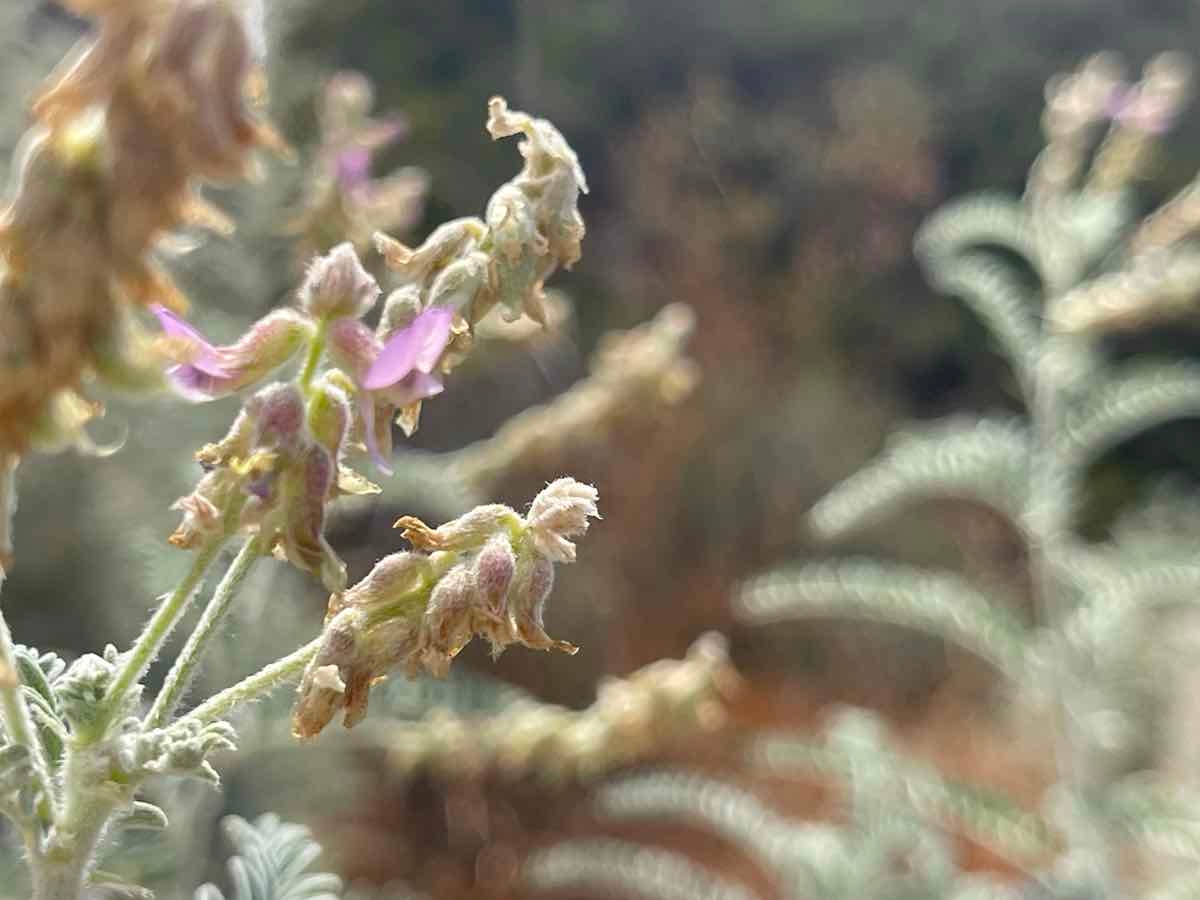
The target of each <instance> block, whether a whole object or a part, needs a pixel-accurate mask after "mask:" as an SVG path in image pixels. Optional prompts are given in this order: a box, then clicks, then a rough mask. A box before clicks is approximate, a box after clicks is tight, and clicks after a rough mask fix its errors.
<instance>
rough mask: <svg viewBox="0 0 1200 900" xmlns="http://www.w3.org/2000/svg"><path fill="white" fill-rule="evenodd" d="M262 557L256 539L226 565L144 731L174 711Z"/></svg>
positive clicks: (161, 722)
mask: <svg viewBox="0 0 1200 900" xmlns="http://www.w3.org/2000/svg"><path fill="white" fill-rule="evenodd" d="M261 555H262V547H261V546H260V544H259V541H258V540H257V538H251V539H249V540H247V541H246V543H244V544H243V545H242V549H241V550H239V551H238V555H237V556H236V557H235V558H234V560H233V562H232V563H230V566H229V568H228V569H227V570H226V572H225V575H224V577H222V579H221V583H220V584H218V585H217V589H216V591H215V592H214V593H213V596H212V599H211V600H210V601H209V602H208V606H206V607H205V609H204V613H203V615H201V617H200V621H199V622H197V623H196V628H195V630H194V631H193V632H192V633H191V635H189V637H188V639H187V643H186V644H184V647H183V649H182V650H181V651H180V653H179V656H178V657H177V658H176V660H175V662H174V664H173V665H172V666H171V671H170V672H168V673H167V678H166V681H164V682H163V686H162V690H161V691H159V694H158V696H157V697H156V698H155V700H154V705H153V706H152V707H151V708H150V712H149V713H148V714H147V716H146V719H145V721H144V722H143V723H142V724H143V727H145V728H146V729H152V728H161V727H163V726H164V725H166V724H167V722H168V721H169V720H170V718H171V715H172V714H173V713H174V711H175V707H176V706H177V705H178V704H179V701H180V700H181V699H182V698H183V694H184V692H185V691H186V690H187V688H188V685H189V684H190V683H191V680H192V677H193V676H194V675H195V673H196V668H197V667H198V666H199V664H200V661H201V660H202V659H203V657H204V654H205V652H206V651H207V650H208V647H209V643H210V641H211V640H212V638H213V636H214V635H215V634H216V631H217V628H218V627H219V626H220V625H221V623H222V622H224V620H225V617H226V616H227V615H228V614H229V610H230V608H231V607H232V605H233V599H234V597H235V596H237V593H238V589H239V588H241V586H242V583H243V582H244V581H245V580H246V576H247V575H249V574H250V569H251V568H252V567H253V565H254V562H255V561H256V560H257V559H258V558H259V556H261Z"/></svg>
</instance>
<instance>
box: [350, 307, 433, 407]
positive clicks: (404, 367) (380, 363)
mask: <svg viewBox="0 0 1200 900" xmlns="http://www.w3.org/2000/svg"><path fill="white" fill-rule="evenodd" d="M453 318H454V311H453V310H451V309H447V308H445V307H431V308H429V309H427V310H425V311H424V312H422V313H421V314H420V315H418V316H417V317H416V318H415V319H413V321H412V323H411V324H410V325H408V327H406V328H403V329H401V330H400V331H398V332H396V333H395V334H394V335H392V336H391V337H389V338H388V339H387V341H386V342H385V343H384V345H383V349H382V350H381V351H380V353H379V356H378V357H377V358H376V360H375V362H374V363H373V364H372V365H371V368H370V369H368V370H367V374H366V377H364V378H363V387H365V388H366V389H367V390H369V391H376V390H380V389H383V388H388V387H391V386H392V385H394V384H396V383H397V382H399V381H400V380H401V379H403V378H404V377H405V376H406V375H408V374H409V373H410V372H412V371H413V370H414V369H419V370H420V371H423V372H429V371H431V370H432V369H433V367H434V366H435V365H437V361H438V358H439V357H441V355H442V351H443V350H445V349H446V344H447V343H448V342H449V340H450V324H451V321H452V320H453Z"/></svg>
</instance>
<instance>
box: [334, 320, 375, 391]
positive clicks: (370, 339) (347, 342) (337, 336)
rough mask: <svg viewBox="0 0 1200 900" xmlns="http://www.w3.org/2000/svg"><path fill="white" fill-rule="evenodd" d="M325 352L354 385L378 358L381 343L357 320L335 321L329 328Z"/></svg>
mask: <svg viewBox="0 0 1200 900" xmlns="http://www.w3.org/2000/svg"><path fill="white" fill-rule="evenodd" d="M327 340H328V343H327V344H326V352H327V353H328V354H329V358H330V360H331V361H332V362H333V364H334V365H335V366H337V367H338V368H340V369H344V370H345V371H346V373H347V374H349V375H350V377H351V378H353V379H354V382H355V383H356V384H362V380H363V378H364V377H365V376H366V374H367V370H368V369H370V368H371V365H372V364H373V363H374V362H375V360H376V358H377V357H378V356H379V351H380V350H381V349H382V348H383V344H382V342H381V341H380V340H379V338H377V337H376V336H375V335H374V334H373V333H372V332H371V329H370V328H368V327H367V326H366V325H364V324H363V323H362V322H360V321H358V320H357V319H337V320H336V321H334V322H332V323H331V324H330V326H329V331H328V334H327Z"/></svg>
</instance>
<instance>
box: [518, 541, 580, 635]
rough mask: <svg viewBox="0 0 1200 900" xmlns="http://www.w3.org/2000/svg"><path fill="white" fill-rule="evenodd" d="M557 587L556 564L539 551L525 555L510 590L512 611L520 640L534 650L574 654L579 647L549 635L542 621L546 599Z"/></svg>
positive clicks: (519, 563) (519, 561)
mask: <svg viewBox="0 0 1200 900" xmlns="http://www.w3.org/2000/svg"><path fill="white" fill-rule="evenodd" d="M553 589H554V563H552V562H550V560H548V559H546V558H545V557H544V556H538V555H536V554H534V555H529V556H522V557H521V559H520V560H518V562H517V571H516V575H515V576H514V578H513V584H512V588H511V590H510V591H509V598H508V614H509V617H510V618H511V620H512V625H513V628H514V630H515V631H516V635H517V640H518V641H520V643H521V644H523V645H524V646H526V647H529V648H531V649H534V650H559V651H562V652H563V653H570V654H574V653H577V652H578V651H579V648H578V647H576V646H575V645H574V644H570V643H568V642H567V641H557V640H555V639H554V638H552V637H550V636H549V635H548V634H546V628H545V626H544V625H543V624H542V616H543V615H544V612H545V607H546V600H547V598H548V597H549V596H550V592H551V591H552V590H553Z"/></svg>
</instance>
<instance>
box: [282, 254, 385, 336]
mask: <svg viewBox="0 0 1200 900" xmlns="http://www.w3.org/2000/svg"><path fill="white" fill-rule="evenodd" d="M378 298H379V284H378V283H377V282H376V281H375V279H374V278H373V277H372V276H371V274H370V273H369V272H368V271H367V270H366V269H364V268H363V264H362V262H361V261H360V260H359V258H358V254H357V253H355V252H354V245H353V244H350V243H345V244H339V245H338V246H336V247H334V248H333V249H332V250H330V251H329V252H328V253H327V254H325V255H324V256H318V257H317V258H316V259H314V260H313V262H312V265H310V266H309V268H308V274H307V276H306V277H305V279H304V284H303V285H302V286H301V288H300V293H299V299H300V307H301V308H302V309H303V310H304V311H305V312H307V313H308V314H309V315H312V316H314V317H316V318H326V317H328V318H342V317H349V318H353V319H357V318H359V317H361V316H363V315H365V314H366V313H368V312H369V311H370V309H371V307H372V306H374V305H375V301H376V300H377V299H378Z"/></svg>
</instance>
